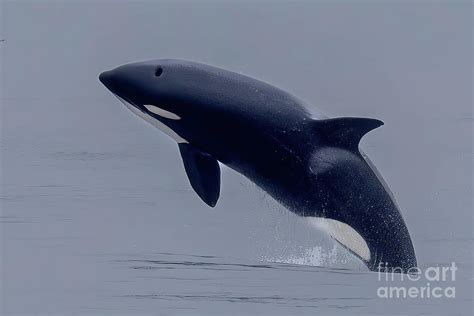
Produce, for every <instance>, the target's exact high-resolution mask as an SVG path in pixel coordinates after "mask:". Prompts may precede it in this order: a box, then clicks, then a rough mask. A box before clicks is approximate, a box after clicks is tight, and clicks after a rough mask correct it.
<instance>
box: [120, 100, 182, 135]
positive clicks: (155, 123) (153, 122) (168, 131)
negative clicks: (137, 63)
mask: <svg viewBox="0 0 474 316" xmlns="http://www.w3.org/2000/svg"><path fill="white" fill-rule="evenodd" d="M117 98H118V99H119V100H120V101H122V103H123V104H125V106H126V107H127V108H128V109H129V110H130V111H132V112H133V113H135V114H136V115H137V116H139V117H140V118H142V119H144V120H145V121H147V122H148V123H150V124H151V125H153V126H154V127H156V128H158V129H159V130H161V131H162V132H163V133H165V134H166V135H168V136H170V137H171V138H173V139H174V140H175V141H176V142H177V143H179V144H188V143H189V142H188V141H187V140H186V139H184V138H182V137H181V136H179V135H178V134H177V133H176V132H175V131H173V130H172V129H171V128H169V127H168V126H167V125H165V124H163V123H161V122H160V121H158V120H157V119H155V118H154V117H152V116H150V115H148V114H146V113H144V112H142V111H140V110H139V109H137V108H136V107H135V106H133V105H131V104H130V103H128V102H127V101H125V100H124V99H122V98H121V97H120V96H118V95H117ZM155 108H157V109H158V107H155ZM147 109H148V107H147ZM148 110H149V111H150V112H153V113H155V112H154V111H151V110H150V109H148ZM162 111H164V112H167V113H168V114H166V115H170V114H172V115H174V116H176V117H177V119H180V117H179V116H177V115H176V114H174V113H171V112H168V111H165V110H162ZM156 112H158V113H161V114H165V113H164V112H159V111H156ZM158 113H155V114H157V115H161V114H158ZM161 116H163V117H166V116H165V115H161ZM167 118H169V117H167ZM174 119H176V118H174Z"/></svg>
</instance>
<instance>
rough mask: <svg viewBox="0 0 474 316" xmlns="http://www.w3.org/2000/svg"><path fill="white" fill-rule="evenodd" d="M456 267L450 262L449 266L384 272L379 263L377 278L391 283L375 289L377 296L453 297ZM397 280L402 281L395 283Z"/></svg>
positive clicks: (454, 293) (454, 294)
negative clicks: (404, 271)
mask: <svg viewBox="0 0 474 316" xmlns="http://www.w3.org/2000/svg"><path fill="white" fill-rule="evenodd" d="M457 269H458V268H457V267H456V264H455V263H454V262H452V263H451V265H450V266H436V267H428V268H425V269H421V268H411V269H409V270H408V271H406V274H405V273H403V270H402V269H399V270H398V269H392V270H391V271H390V272H385V271H384V270H385V269H384V265H383V263H381V264H380V266H379V268H378V280H379V282H384V283H391V284H390V286H380V287H379V288H378V289H377V296H378V297H380V298H427V299H433V298H434V299H436V298H454V297H455V296H456V288H455V287H454V286H453V283H454V281H456V270H457ZM399 282H403V285H401V284H395V283H399ZM409 283H411V284H409ZM420 284H421V286H420ZM392 285H396V286H392ZM407 285H408V286H407Z"/></svg>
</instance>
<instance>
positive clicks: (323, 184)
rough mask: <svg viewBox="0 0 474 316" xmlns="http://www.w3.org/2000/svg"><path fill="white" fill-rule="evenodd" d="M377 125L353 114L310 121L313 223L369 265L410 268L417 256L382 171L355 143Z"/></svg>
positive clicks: (399, 269)
mask: <svg viewBox="0 0 474 316" xmlns="http://www.w3.org/2000/svg"><path fill="white" fill-rule="evenodd" d="M382 124H383V122H381V121H379V120H376V119H370V118H355V117H343V118H334V119H327V120H315V121H314V126H315V127H314V128H315V130H316V132H317V134H316V135H315V136H316V138H317V141H318V142H319V144H318V147H317V149H315V150H314V151H313V152H312V153H311V158H310V169H311V171H312V173H313V175H314V183H315V187H316V188H318V190H317V191H315V199H316V200H317V201H320V205H321V208H322V218H321V219H319V220H318V221H315V223H318V224H324V225H323V227H324V228H325V230H326V231H327V232H328V233H329V234H330V235H331V237H333V238H334V239H335V240H337V241H338V242H339V243H340V244H342V245H343V246H344V247H345V248H347V249H349V250H350V251H351V252H352V253H354V254H355V255H356V256H358V257H359V258H361V259H362V260H363V261H364V262H365V263H366V265H367V266H368V267H369V269H370V270H373V271H395V272H410V269H412V268H415V267H416V265H417V261H416V256H415V251H414V248H413V244H412V241H411V238H410V234H409V232H408V228H407V226H406V224H405V221H404V220H403V217H402V214H401V212H400V210H399V208H398V205H397V203H396V202H395V198H394V197H393V194H392V193H391V192H390V190H389V188H388V186H387V185H386V183H385V181H384V180H383V178H382V176H381V175H380V173H379V172H378V170H377V169H376V168H375V166H374V165H373V164H372V162H371V161H370V160H369V159H368V157H366V156H365V155H364V154H363V153H362V152H361V151H359V148H358V146H359V142H360V139H361V138H362V137H363V136H364V135H365V134H366V133H368V132H369V131H371V130H373V129H375V128H377V127H379V126H381V125H382ZM318 215H319V214H318ZM316 216H317V215H316ZM319 226H321V225H319Z"/></svg>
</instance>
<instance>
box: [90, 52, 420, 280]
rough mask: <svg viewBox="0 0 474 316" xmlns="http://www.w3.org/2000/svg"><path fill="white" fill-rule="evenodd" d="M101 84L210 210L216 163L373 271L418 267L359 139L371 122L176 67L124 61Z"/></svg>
mask: <svg viewBox="0 0 474 316" xmlns="http://www.w3.org/2000/svg"><path fill="white" fill-rule="evenodd" d="M99 80H100V81H101V82H102V83H103V84H104V85H105V86H106V87H107V88H108V89H109V90H110V91H111V92H112V93H113V94H114V95H115V96H117V97H118V98H119V99H120V100H121V101H122V102H123V103H124V104H125V105H126V106H127V107H128V108H129V109H130V110H131V111H132V112H134V113H135V114H136V115H138V116H139V117H141V118H143V119H144V120H146V121H148V122H149V123H151V124H152V125H154V126H156V127H157V128H159V129H161V130H162V131H163V132H164V133H166V134H167V135H169V136H170V137H172V138H173V139H174V140H175V141H176V142H177V143H178V147H179V151H180V153H181V156H182V159H183V164H184V168H185V171H186V174H187V176H188V179H189V182H190V184H191V187H192V188H193V189H194V191H195V192H196V193H197V195H198V196H199V197H200V198H201V199H202V200H203V201H204V202H205V203H207V204H208V205H209V206H211V207H214V206H215V205H216V203H217V200H218V198H219V192H220V166H219V162H220V163H222V164H224V165H226V166H228V167H230V168H232V169H234V170H236V171H238V172H239V173H241V174H242V175H244V176H245V177H247V178H248V179H250V180H251V181H252V182H254V183H255V184H256V185H257V186H259V187H260V188H262V189H263V190H264V191H266V192H267V193H268V194H269V195H271V196H272V197H273V198H274V199H275V200H277V201H278V202H279V203H281V204H282V205H284V206H285V207H286V208H287V209H288V210H289V211H291V212H293V213H296V214H297V215H300V216H304V217H306V218H308V220H309V221H310V222H311V224H313V225H315V226H317V227H319V228H321V229H323V230H324V231H326V232H327V233H328V234H329V235H330V236H331V237H332V238H334V239H335V240H336V241H337V242H339V243H340V244H341V245H342V246H343V247H345V248H346V249H347V250H349V251H350V252H351V253H353V254H354V255H355V256H357V257H358V258H359V259H361V260H362V261H363V262H364V263H365V264H366V265H367V267H368V268H369V269H370V270H372V271H393V272H404V273H405V272H407V271H409V270H410V269H411V268H416V265H417V262H416V257H415V251H414V248H413V244H412V241H411V238H410V235H409V232H408V229H407V226H406V225H405V223H404V220H403V218H402V215H401V213H400V211H399V208H398V206H397V204H396V202H395V199H394V197H393V195H392V193H391V192H390V190H389V189H388V187H387V185H386V184H385V182H384V180H383V179H382V177H381V176H380V174H379V173H378V171H377V169H376V168H375V167H374V165H373V164H372V163H371V161H370V160H369V159H368V157H367V156H366V155H365V154H364V153H363V152H361V151H360V150H359V141H360V139H361V138H362V137H363V136H364V135H365V134H366V133H367V132H369V131H371V130H373V129H375V128H377V127H379V126H381V125H383V122H381V121H380V120H377V119H371V118H358V117H339V118H318V119H317V118H314V117H312V116H311V114H310V113H309V112H308V110H307V109H306V106H305V103H304V102H303V101H301V100H299V99H297V98H296V97H294V96H292V95H291V94H289V93H287V92H285V91H283V90H280V89H279V88H276V87H274V86H272V85H269V84H267V83H264V82H262V81H259V80H256V79H253V78H250V77H247V76H244V75H241V74H238V73H234V72H230V71H227V70H223V69H220V68H216V67H213V66H209V65H205V64H201V63H195V62H189V61H184V60H175V59H161V60H152V61H144V62H137V63H130V64H126V65H122V66H119V67H117V68H115V69H113V70H110V71H105V72H103V73H101V74H100V75H99Z"/></svg>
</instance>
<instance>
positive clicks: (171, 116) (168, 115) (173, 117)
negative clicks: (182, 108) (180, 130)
mask: <svg viewBox="0 0 474 316" xmlns="http://www.w3.org/2000/svg"><path fill="white" fill-rule="evenodd" d="M144 107H146V109H147V110H148V111H150V112H151V113H154V114H156V115H159V116H161V117H165V118H167V119H170V120H180V119H181V117H179V116H178V115H176V114H174V113H173V112H170V111H166V110H163V109H160V108H159V107H157V106H156V105H151V104H144Z"/></svg>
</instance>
